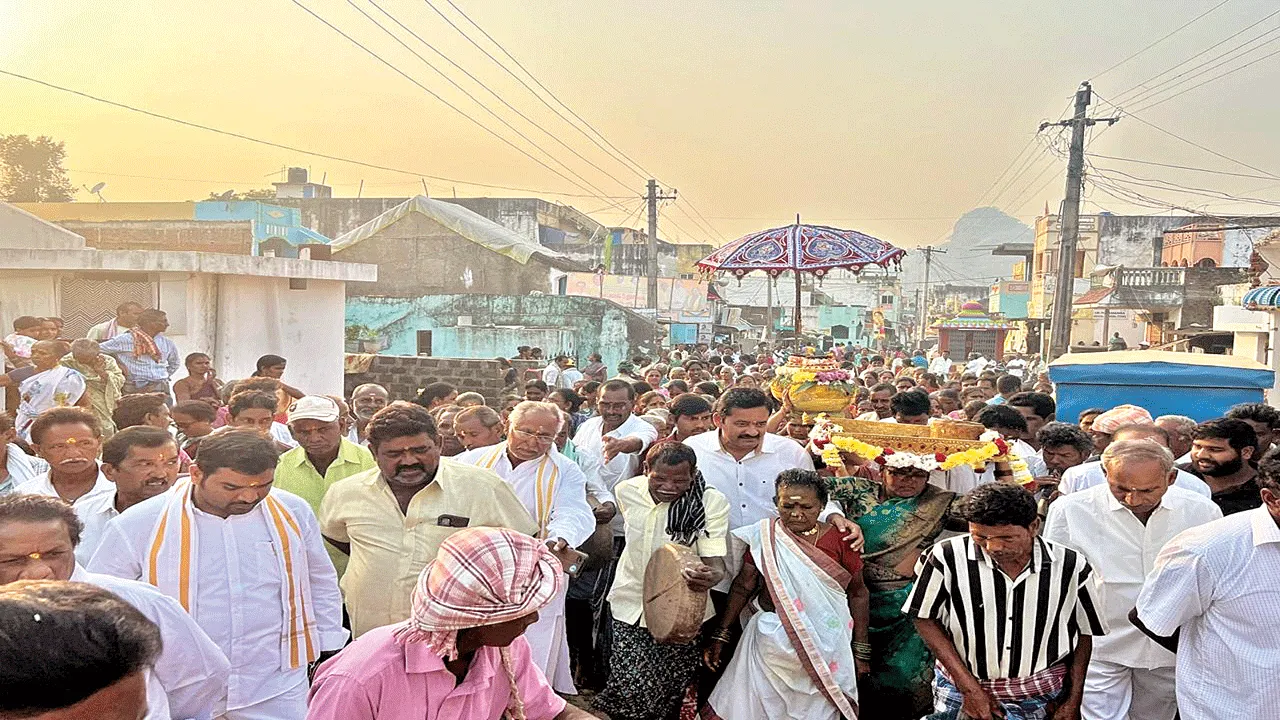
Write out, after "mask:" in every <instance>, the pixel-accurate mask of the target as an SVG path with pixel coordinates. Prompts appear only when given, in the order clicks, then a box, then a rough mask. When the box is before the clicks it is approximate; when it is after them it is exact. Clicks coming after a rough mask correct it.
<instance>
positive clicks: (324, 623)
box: [89, 431, 347, 720]
mask: <svg viewBox="0 0 1280 720" xmlns="http://www.w3.org/2000/svg"><path fill="white" fill-rule="evenodd" d="M277 461H278V451H277V450H276V447H275V444H274V443H273V442H272V441H271V440H270V439H268V438H266V437H263V436H262V435H259V434H258V433H255V432H247V431H229V432H225V433H217V434H214V435H210V436H209V437H206V438H205V439H204V440H202V441H201V443H200V455H199V457H198V458H197V460H196V464H195V465H194V466H192V468H191V481H190V482H183V483H180V484H178V485H177V486H175V487H174V488H173V489H172V490H170V491H169V492H167V493H165V494H163V495H159V496H156V497H153V498H151V499H150V500H145V501H143V502H141V503H139V504H137V505H135V506H133V507H131V508H129V509H128V510H127V511H125V512H124V513H122V514H121V515H120V516H119V517H117V518H116V519H114V520H112V521H111V522H110V523H108V524H107V530H106V532H105V533H104V536H103V540H102V544H101V545H100V546H99V548H98V552H97V553H95V554H94V556H93V560H92V561H90V564H89V569H90V570H92V571H94V572H100V573H105V574H108V575H115V576H116V577H122V578H126V579H129V580H142V581H144V582H147V583H150V584H152V585H155V586H156V587H157V588H158V589H159V590H160V591H161V592H163V593H164V594H166V595H168V596H170V597H172V598H174V599H175V600H177V601H178V602H180V603H181V604H182V606H183V608H185V609H186V610H187V611H188V612H189V613H190V614H191V616H192V617H193V618H195V621H196V622H197V623H199V625H200V627H201V628H202V629H203V630H204V631H205V632H206V633H207V634H208V635H209V637H210V638H211V639H212V640H213V642H214V643H215V644H217V646H218V647H219V648H220V649H221V650H222V651H223V653H224V654H225V655H226V656H227V659H228V660H229V661H230V662H231V678H230V682H229V686H228V691H227V696H226V698H225V701H223V702H220V703H219V705H218V707H216V708H215V709H214V716H215V717H224V718H226V719H227V720H269V719H270V720H275V719H278V718H301V717H304V716H305V715H306V711H307V669H308V666H309V664H311V663H314V662H318V661H321V660H324V659H325V658H326V657H327V656H330V655H332V654H334V653H336V652H337V651H338V650H339V649H341V648H342V646H343V644H344V642H345V641H346V639H347V631H346V630H344V629H343V628H342V596H341V594H340V593H339V591H338V575H337V572H336V571H335V570H334V568H333V562H332V561H331V560H330V559H329V555H328V553H327V552H326V551H325V546H324V540H323V538H322V537H321V535H320V529H319V523H318V522H317V521H316V517H315V514H314V513H313V512H312V511H311V507H310V506H309V505H307V503H306V501H305V500H303V499H302V498H300V497H298V496H296V495H293V494H291V493H288V492H285V491H283V490H278V489H273V488H272V486H271V483H272V480H273V479H274V475H275V466H276V463H277Z"/></svg>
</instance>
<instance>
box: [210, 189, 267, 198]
mask: <svg viewBox="0 0 1280 720" xmlns="http://www.w3.org/2000/svg"><path fill="white" fill-rule="evenodd" d="M225 194H226V193H216V192H211V193H209V199H210V200H228V201H230V200H275V198H276V191H275V190H272V189H270V188H260V189H258V190H245V191H244V192H233V193H231V196H230V197H227V198H224V197H222V196H223V195H225Z"/></svg>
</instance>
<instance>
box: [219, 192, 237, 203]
mask: <svg viewBox="0 0 1280 720" xmlns="http://www.w3.org/2000/svg"><path fill="white" fill-rule="evenodd" d="M235 194H236V191H235V190H228V191H226V192H224V193H222V194H221V195H219V196H218V199H219V200H222V201H224V202H226V201H228V200H230V199H231V198H233V197H235Z"/></svg>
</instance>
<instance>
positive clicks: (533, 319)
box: [346, 293, 655, 368]
mask: <svg viewBox="0 0 1280 720" xmlns="http://www.w3.org/2000/svg"><path fill="white" fill-rule="evenodd" d="M346 325H347V349H348V351H349V352H380V353H382V354H385V355H423V356H435V357H453V358H495V357H510V356H512V355H513V354H515V350H516V348H517V347H519V346H521V345H529V346H533V347H540V348H542V349H543V351H544V353H545V355H546V356H547V357H554V356H556V355H557V354H560V353H564V354H566V355H569V356H571V357H574V358H577V359H578V360H579V361H580V362H585V361H586V358H587V355H589V354H590V353H593V352H598V353H600V354H601V356H603V358H604V363H605V364H606V365H608V366H609V367H610V368H616V367H617V366H618V363H619V362H621V361H622V360H625V359H626V358H627V357H628V356H629V355H630V353H631V351H632V350H633V349H635V348H633V347H632V339H641V338H652V337H653V334H654V331H655V326H654V323H653V321H651V320H647V319H645V318H644V317H641V316H640V315H638V314H636V313H635V312H633V311H631V310H628V309H627V308H624V307H622V306H621V305H618V304H617V303H614V302H611V301H609V300H601V299H599V298H589V297H577V296H571V295H484V294H478V293H476V294H456V295H425V296H419V297H382V296H369V295H364V296H354V297H348V298H347V320H346Z"/></svg>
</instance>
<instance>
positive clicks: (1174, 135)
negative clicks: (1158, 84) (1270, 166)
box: [1094, 91, 1280, 180]
mask: <svg viewBox="0 0 1280 720" xmlns="http://www.w3.org/2000/svg"><path fill="white" fill-rule="evenodd" d="M1094 95H1097V92H1096V91H1095V92H1094ZM1099 97H1100V96H1099ZM1104 101H1105V102H1106V103H1107V104H1109V105H1111V106H1112V107H1115V108H1116V109H1117V110H1120V111H1121V112H1123V113H1124V115H1125V116H1126V117H1131V118H1133V119H1134V120H1137V121H1138V122H1140V123H1142V124H1143V125H1146V126H1147V127H1149V128H1151V129H1152V130H1155V131H1156V132H1159V133H1162V134H1164V135H1168V136H1169V137H1171V138H1173V139H1175V140H1178V141H1179V142H1183V143H1186V144H1187V145H1190V146H1191V147H1194V148H1197V149H1200V150H1203V151H1204V152H1207V153H1209V154H1210V155H1213V156H1214V157H1218V158H1222V159H1223V160H1226V161H1228V162H1233V163H1235V164H1237V165H1239V166H1241V167H1246V168H1249V169H1250V170H1256V171H1257V172H1260V173H1262V174H1263V175H1266V176H1267V177H1269V178H1273V179H1276V180H1280V175H1276V174H1275V173H1272V172H1269V171H1267V170H1263V169H1262V168H1260V167H1257V166H1255V165H1250V164H1249V163H1247V162H1245V161H1243V160H1237V159H1235V158H1233V157H1231V156H1230V155H1225V154H1223V153H1220V152H1218V151H1217V150H1214V149H1212V148H1209V147H1206V146H1204V145H1201V144H1200V143H1198V142H1195V141H1194V140H1189V139H1187V138H1184V137H1182V136H1181V135H1178V134H1177V133H1175V132H1173V131H1171V130H1166V129H1164V128H1162V127H1160V126H1159V125H1156V124H1155V123H1153V122H1151V121H1150V120H1146V119H1143V118H1142V117H1140V116H1139V115H1136V114H1135V113H1133V112H1131V111H1128V110H1124V109H1123V108H1121V107H1119V106H1118V105H1116V104H1115V103H1113V102H1111V101H1110V100H1104Z"/></svg>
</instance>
